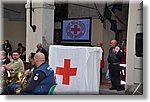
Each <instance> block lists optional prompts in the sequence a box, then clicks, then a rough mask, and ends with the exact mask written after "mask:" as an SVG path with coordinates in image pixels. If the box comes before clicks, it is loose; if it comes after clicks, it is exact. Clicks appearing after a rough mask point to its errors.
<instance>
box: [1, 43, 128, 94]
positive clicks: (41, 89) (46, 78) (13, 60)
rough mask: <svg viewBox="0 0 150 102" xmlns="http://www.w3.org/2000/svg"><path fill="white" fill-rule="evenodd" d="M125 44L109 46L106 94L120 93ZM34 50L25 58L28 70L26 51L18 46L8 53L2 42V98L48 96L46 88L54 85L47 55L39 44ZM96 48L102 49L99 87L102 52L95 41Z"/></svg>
mask: <svg viewBox="0 0 150 102" xmlns="http://www.w3.org/2000/svg"><path fill="white" fill-rule="evenodd" d="M125 43H126V42H125V40H124V41H123V42H122V44H121V45H118V44H117V41H116V40H112V41H111V43H110V49H109V52H108V57H107V62H108V69H109V77H110V80H111V84H112V87H111V88H109V89H110V90H117V91H121V90H123V88H122V87H121V84H120V81H121V77H120V69H121V68H120V63H122V64H125V63H126V47H125V46H126V44H125ZM36 47H37V50H36V51H35V53H34V52H31V53H30V55H29V62H30V66H29V68H28V69H27V70H25V68H24V62H23V61H25V60H26V48H25V47H24V46H23V45H22V43H18V48H17V49H16V50H15V51H12V47H11V44H10V43H9V41H8V40H5V41H4V44H2V46H1V51H0V64H1V66H0V70H1V72H2V73H1V76H3V78H4V83H3V85H4V88H3V89H4V90H3V93H2V94H23V95H27V94H28V95H32V94H38V95H39V94H45V95H46V94H48V92H49V90H50V88H51V87H52V86H53V85H56V82H55V79H54V71H53V70H52V68H51V67H50V66H49V65H48V64H47V61H48V52H47V51H46V50H45V49H44V48H43V46H42V44H41V43H39V44H37V46H36ZM97 47H101V48H102V60H101V63H100V85H101V84H102V69H103V68H104V48H103V43H102V42H100V41H98V42H97Z"/></svg>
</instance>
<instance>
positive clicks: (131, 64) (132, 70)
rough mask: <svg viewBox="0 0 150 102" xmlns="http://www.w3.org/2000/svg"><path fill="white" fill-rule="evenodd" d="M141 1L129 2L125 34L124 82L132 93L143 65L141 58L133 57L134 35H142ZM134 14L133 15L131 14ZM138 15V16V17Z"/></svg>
mask: <svg viewBox="0 0 150 102" xmlns="http://www.w3.org/2000/svg"><path fill="white" fill-rule="evenodd" d="M140 3H141V1H138V2H134V3H133V2H130V5H129V17H128V32H127V40H128V41H127V68H126V82H127V88H128V90H129V91H133V90H134V89H135V87H136V86H137V84H139V83H140V82H141V81H142V80H143V77H142V73H143V65H142V63H143V62H142V60H143V58H142V57H137V56H136V55H135V38H136V33H142V32H143V31H142V27H143V22H140V21H141V20H139V18H141V17H142V14H141V13H140V12H141V11H143V10H142V9H141V7H140ZM133 12H134V13H133ZM139 14H140V15H139Z"/></svg>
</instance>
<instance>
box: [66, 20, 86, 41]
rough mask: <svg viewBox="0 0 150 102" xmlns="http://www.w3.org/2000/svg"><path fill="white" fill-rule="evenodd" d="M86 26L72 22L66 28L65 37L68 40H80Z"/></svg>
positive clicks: (78, 22)
mask: <svg viewBox="0 0 150 102" xmlns="http://www.w3.org/2000/svg"><path fill="white" fill-rule="evenodd" d="M85 31H86V26H85V25H84V23H82V22H81V21H78V20H77V21H72V22H70V23H69V24H68V25H67V27H66V32H67V35H68V36H69V37H70V38H74V39H76V38H80V37H82V36H83V35H84V33H85Z"/></svg>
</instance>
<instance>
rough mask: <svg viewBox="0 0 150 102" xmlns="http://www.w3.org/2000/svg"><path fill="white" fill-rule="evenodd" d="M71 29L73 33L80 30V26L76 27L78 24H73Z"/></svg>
mask: <svg viewBox="0 0 150 102" xmlns="http://www.w3.org/2000/svg"><path fill="white" fill-rule="evenodd" d="M71 31H73V32H74V34H77V32H78V31H80V28H78V25H74V28H71Z"/></svg>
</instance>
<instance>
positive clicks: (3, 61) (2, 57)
mask: <svg viewBox="0 0 150 102" xmlns="http://www.w3.org/2000/svg"><path fill="white" fill-rule="evenodd" d="M9 63H10V59H9V58H7V55H6V52H5V51H0V65H7V64H9ZM0 68H1V72H4V71H5V69H4V67H2V66H1V67H0Z"/></svg>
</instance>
